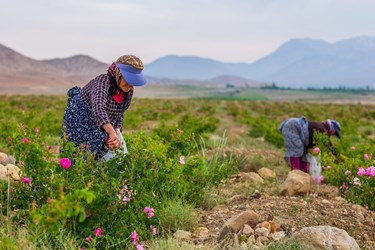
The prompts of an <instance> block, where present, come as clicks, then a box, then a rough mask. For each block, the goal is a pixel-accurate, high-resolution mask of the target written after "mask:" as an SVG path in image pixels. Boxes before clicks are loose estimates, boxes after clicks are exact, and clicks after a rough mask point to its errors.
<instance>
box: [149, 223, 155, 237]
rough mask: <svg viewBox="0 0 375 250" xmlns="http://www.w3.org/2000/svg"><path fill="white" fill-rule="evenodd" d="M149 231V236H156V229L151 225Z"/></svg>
mask: <svg viewBox="0 0 375 250" xmlns="http://www.w3.org/2000/svg"><path fill="white" fill-rule="evenodd" d="M150 229H151V234H152V235H155V234H156V227H154V226H153V225H151V226H150Z"/></svg>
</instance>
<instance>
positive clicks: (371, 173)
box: [366, 166, 375, 177]
mask: <svg viewBox="0 0 375 250" xmlns="http://www.w3.org/2000/svg"><path fill="white" fill-rule="evenodd" d="M366 175H367V176H370V177H373V176H375V167H374V166H370V167H368V168H366Z"/></svg>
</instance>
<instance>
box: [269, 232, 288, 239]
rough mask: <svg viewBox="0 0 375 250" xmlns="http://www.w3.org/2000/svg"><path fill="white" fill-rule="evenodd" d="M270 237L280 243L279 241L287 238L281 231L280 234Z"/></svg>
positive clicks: (273, 234)
mask: <svg viewBox="0 0 375 250" xmlns="http://www.w3.org/2000/svg"><path fill="white" fill-rule="evenodd" d="M269 237H271V238H272V239H273V240H275V241H279V240H281V239H283V238H285V237H286V234H285V232H284V231H280V232H276V233H272V234H270V235H269Z"/></svg>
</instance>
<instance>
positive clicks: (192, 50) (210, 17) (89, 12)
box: [0, 0, 375, 63]
mask: <svg viewBox="0 0 375 250" xmlns="http://www.w3.org/2000/svg"><path fill="white" fill-rule="evenodd" d="M374 12H375V0H0V44H2V45H5V46H7V47H10V48H12V49H14V50H16V51H17V52H20V53H21V54H23V55H25V56H28V57H31V58H34V59H51V58H56V57H68V56H72V55H76V54H86V55H90V56H92V57H94V58H96V59H98V60H100V61H102V62H105V63H110V62H112V61H114V60H116V59H117V57H119V56H120V55H122V54H135V55H137V56H139V57H140V58H141V59H142V60H143V61H144V62H145V63H149V62H151V61H153V60H155V59H157V58H159V57H162V56H165V55H170V54H175V55H193V56H200V57H207V58H212V59H215V60H219V61H224V62H247V63H250V62H253V61H255V60H257V59H259V58H261V57H263V56H265V55H267V54H269V53H271V52H272V51H274V50H276V49H277V48H278V47H279V46H280V45H281V44H283V43H284V42H286V41H288V40H289V39H293V38H313V39H321V40H325V41H328V42H336V41H338V40H342V39H347V38H351V37H356V36H361V35H369V36H375V28H374V24H375V14H374Z"/></svg>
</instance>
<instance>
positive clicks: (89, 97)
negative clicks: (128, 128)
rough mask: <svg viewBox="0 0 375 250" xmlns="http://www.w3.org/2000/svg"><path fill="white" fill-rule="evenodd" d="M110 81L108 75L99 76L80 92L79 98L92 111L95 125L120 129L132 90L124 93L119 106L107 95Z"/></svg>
mask: <svg viewBox="0 0 375 250" xmlns="http://www.w3.org/2000/svg"><path fill="white" fill-rule="evenodd" d="M109 87H110V80H109V77H108V75H105V74H103V75H99V76H97V77H96V78H94V79H93V80H91V81H90V82H89V83H88V84H86V85H85V86H84V87H83V88H82V91H81V98H82V100H83V101H84V102H85V104H86V105H87V106H88V107H89V108H90V109H91V110H92V113H93V116H94V119H95V123H96V125H97V126H98V127H99V128H101V126H102V125H104V124H107V123H111V124H112V126H113V127H115V128H120V129H122V127H123V120H124V112H125V111H126V110H127V109H128V108H129V106H130V103H131V100H132V97H133V90H130V91H129V92H127V93H125V98H124V100H123V101H122V102H121V103H120V104H119V103H117V102H115V100H114V99H113V97H112V96H111V95H110V94H109Z"/></svg>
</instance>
